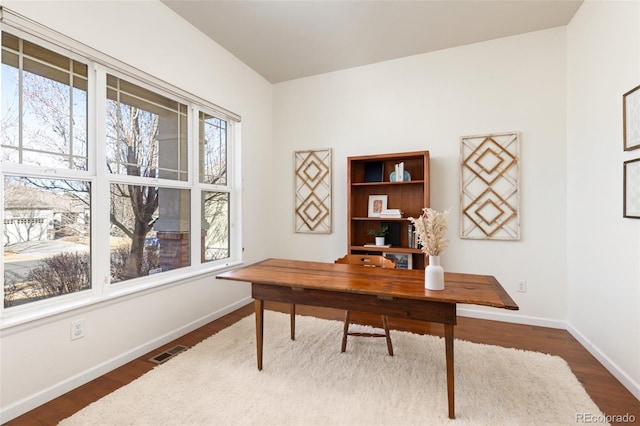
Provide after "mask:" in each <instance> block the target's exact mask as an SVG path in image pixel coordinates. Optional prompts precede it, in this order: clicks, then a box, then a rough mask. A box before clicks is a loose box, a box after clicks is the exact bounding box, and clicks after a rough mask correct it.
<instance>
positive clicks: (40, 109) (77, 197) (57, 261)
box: [0, 30, 241, 312]
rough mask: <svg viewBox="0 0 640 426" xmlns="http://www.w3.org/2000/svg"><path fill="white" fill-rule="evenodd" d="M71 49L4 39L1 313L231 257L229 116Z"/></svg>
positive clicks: (235, 240)
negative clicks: (2, 282) (2, 301)
mask: <svg viewBox="0 0 640 426" xmlns="http://www.w3.org/2000/svg"><path fill="white" fill-rule="evenodd" d="M78 52H81V49H74V52H73V53H71V51H70V50H69V51H67V50H65V49H62V48H59V47H57V46H53V45H50V44H48V43H47V42H44V41H41V40H39V39H37V38H34V37H32V36H30V35H28V34H24V33H22V32H20V31H19V30H16V31H15V34H14V33H13V32H11V31H3V32H2V70H1V77H2V96H1V103H0V123H1V125H2V132H1V136H0V137H1V141H0V142H1V146H0V155H1V160H2V169H1V173H2V180H0V182H1V183H2V194H3V205H4V208H3V246H4V256H3V263H2V269H3V276H4V288H3V300H4V303H3V305H2V306H3V307H2V309H3V310H6V311H7V312H10V311H12V310H15V309H23V308H24V307H27V306H32V307H33V309H36V310H37V309H38V308H37V307H38V306H39V304H41V303H43V301H44V300H49V299H50V300H49V301H55V300H58V299H65V298H68V297H72V296H71V295H73V297H75V298H80V299H82V298H87V299H91V298H96V296H97V298H102V299H103V298H104V297H103V296H104V295H102V296H101V294H102V293H106V294H107V295H108V294H109V293H110V292H111V290H112V289H114V288H116V287H117V288H119V289H122V288H123V286H128V287H130V288H131V289H132V291H135V289H136V288H137V287H136V286H140V288H148V287H149V286H154V285H162V284H163V283H167V282H171V280H177V279H180V278H181V277H183V276H188V275H194V274H197V273H202V272H206V271H207V270H212V269H215V268H220V267H224V266H227V265H229V264H230V263H231V262H239V261H240V257H241V249H240V235H239V233H238V232H232V230H234V229H235V230H237V229H238V226H235V225H234V224H235V222H237V220H238V218H239V217H240V215H239V202H238V197H236V196H235V194H236V192H237V191H238V185H237V183H238V181H239V179H237V178H234V177H235V176H237V173H238V170H237V163H235V162H234V158H233V144H234V143H237V142H238V141H237V140H236V139H235V134H234V127H236V126H237V125H238V121H236V120H237V116H234V115H233V114H230V115H229V114H226V112H225V111H224V110H220V109H219V108H217V107H216V106H215V105H209V104H207V103H206V102H202V101H201V100H200V99H199V98H197V97H193V98H192V97H191V95H189V94H188V93H184V92H182V91H180V90H179V89H176V88H173V87H171V86H168V85H167V86H166V87H164V86H163V85H162V84H158V81H157V80H154V79H153V78H151V80H152V81H148V80H146V78H147V77H148V76H146V75H144V74H142V73H140V74H139V75H138V73H137V72H136V70H131V73H130V74H128V73H125V72H123V71H122V64H116V65H117V66H118V71H111V70H110V69H111V68H110V66H111V65H112V64H110V63H109V61H105V62H104V63H97V62H94V61H95V57H93V56H91V59H89V57H86V58H85V57H83V56H82V54H79V53H78ZM89 70H91V71H89ZM194 235H195V236H196V238H193V236H194ZM95 253H100V254H104V255H106V256H97V255H95ZM107 258H108V261H107ZM158 274H162V276H167V277H168V278H166V279H161V280H158V279H157V278H156V277H158V276H159V275H158ZM172 274H173V275H172ZM185 274H186V275H185ZM96 283H100V285H96ZM105 284H108V285H105ZM54 296H62V297H55V298H54ZM66 300H68V299H66ZM74 300H76V299H74ZM48 306H49V305H48Z"/></svg>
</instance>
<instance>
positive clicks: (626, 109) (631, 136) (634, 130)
mask: <svg viewBox="0 0 640 426" xmlns="http://www.w3.org/2000/svg"><path fill="white" fill-rule="evenodd" d="M622 114H623V116H622V121H623V129H622V134H623V140H624V150H625V151H631V150H632V149H636V148H640V86H636V87H634V88H633V89H631V90H629V91H628V92H627V93H625V94H624V95H622Z"/></svg>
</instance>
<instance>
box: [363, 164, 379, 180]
mask: <svg viewBox="0 0 640 426" xmlns="http://www.w3.org/2000/svg"><path fill="white" fill-rule="evenodd" d="M383 168H384V163H383V162H382V161H369V162H367V163H364V182H382V171H383Z"/></svg>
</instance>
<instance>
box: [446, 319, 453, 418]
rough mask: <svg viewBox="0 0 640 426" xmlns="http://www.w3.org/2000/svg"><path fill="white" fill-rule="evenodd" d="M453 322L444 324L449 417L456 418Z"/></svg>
mask: <svg viewBox="0 0 640 426" xmlns="http://www.w3.org/2000/svg"><path fill="white" fill-rule="evenodd" d="M453 327H454V326H453V324H445V325H444V344H445V352H446V357H447V398H448V400H449V418H450V419H455V418H456V410H455V386H454V385H455V381H454V378H453Z"/></svg>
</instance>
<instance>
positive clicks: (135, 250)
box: [107, 76, 190, 282]
mask: <svg viewBox="0 0 640 426" xmlns="http://www.w3.org/2000/svg"><path fill="white" fill-rule="evenodd" d="M107 98H108V99H107V168H108V170H109V172H110V173H111V174H113V175H126V176H132V177H140V178H145V180H148V179H149V178H151V179H158V178H161V179H171V180H178V181H180V180H185V179H186V177H187V155H186V121H185V115H184V114H185V113H186V107H185V106H184V105H181V104H179V103H178V102H175V101H172V100H170V99H168V98H165V97H163V96H161V95H158V94H156V93H154V92H151V91H149V90H147V89H144V88H141V87H139V86H136V85H134V84H131V83H129V82H127V81H124V80H122V79H118V78H116V77H114V76H108V78H107ZM141 182H144V180H141ZM110 192H111V201H110V205H111V211H110V218H111V239H112V243H111V247H112V259H111V280H112V282H118V281H123V280H126V279H131V278H136V277H140V276H143V275H148V274H150V273H157V272H163V271H167V270H171V269H175V268H176V267H182V266H188V265H189V264H190V262H189V259H188V258H186V259H185V258H184V257H182V256H180V257H179V259H181V261H180V262H178V263H176V262H163V261H162V256H161V253H159V251H160V252H161V251H163V250H167V249H168V246H171V245H173V238H167V239H165V240H164V241H163V240H162V237H163V236H165V235H166V233H171V234H172V235H173V234H176V233H178V234H181V235H182V239H183V240H186V241H188V238H189V235H188V234H189V214H190V213H189V210H188V209H177V210H176V209H173V208H172V207H173V206H174V205H177V206H181V204H183V203H184V201H185V200H186V201H187V206H188V197H189V193H188V191H186V194H181V193H180V191H178V192H177V193H176V191H175V190H171V189H169V188H162V187H159V186H156V185H144V184H143V185H133V184H131V183H113V184H112V185H111V191H110ZM161 194H163V196H161ZM160 200H162V205H161V202H160ZM163 206H164V207H163ZM158 231H160V233H159V232H158ZM126 250H128V252H129V255H128V256H127V258H126V259H123V251H126ZM171 250H173V248H172V249H171ZM187 251H188V247H187Z"/></svg>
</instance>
